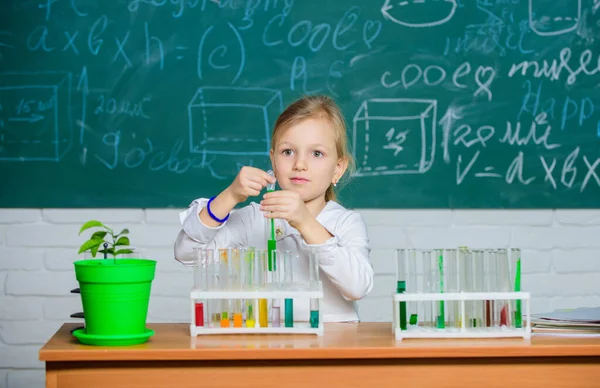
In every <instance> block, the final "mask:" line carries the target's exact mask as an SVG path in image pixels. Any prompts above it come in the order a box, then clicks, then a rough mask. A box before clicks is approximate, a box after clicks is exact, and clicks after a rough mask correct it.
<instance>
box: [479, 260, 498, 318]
mask: <svg viewBox="0 0 600 388" xmlns="http://www.w3.org/2000/svg"><path fill="white" fill-rule="evenodd" d="M496 256H497V254H496V251H495V250H493V249H486V250H485V251H484V253H483V274H484V277H483V279H484V288H485V292H497V291H498V287H497V277H496ZM497 305H498V304H497V303H496V301H495V300H486V301H485V306H484V311H485V315H484V317H485V325H486V326H487V327H493V326H499V324H500V315H499V314H498V313H497V308H496V307H497Z"/></svg>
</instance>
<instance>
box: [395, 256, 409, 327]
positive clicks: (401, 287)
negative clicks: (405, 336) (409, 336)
mask: <svg viewBox="0 0 600 388" xmlns="http://www.w3.org/2000/svg"><path fill="white" fill-rule="evenodd" d="M407 256H408V250H406V249H396V277H397V279H396V293H398V294H403V293H404V292H406V265H407V263H406V262H407ZM398 314H399V316H398V318H399V322H400V329H401V330H406V328H407V317H406V302H399V305H398Z"/></svg>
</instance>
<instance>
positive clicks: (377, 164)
mask: <svg viewBox="0 0 600 388" xmlns="http://www.w3.org/2000/svg"><path fill="white" fill-rule="evenodd" d="M436 115H437V101H436V100H423V99H410V98H390V99H383V98H374V99H370V100H366V101H363V103H362V104H361V105H360V107H359V109H358V110H357V112H356V114H355V115H354V119H353V135H352V137H353V139H352V140H353V141H352V144H353V152H354V157H355V159H356V164H357V171H356V174H355V175H356V176H373V175H385V174H423V173H425V172H427V171H428V170H429V169H430V168H431V166H432V164H433V160H434V157H435V131H436V121H437V119H436Z"/></svg>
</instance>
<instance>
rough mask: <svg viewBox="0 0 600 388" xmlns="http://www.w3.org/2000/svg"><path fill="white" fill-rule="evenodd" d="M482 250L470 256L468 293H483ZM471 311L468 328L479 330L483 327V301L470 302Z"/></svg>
mask: <svg viewBox="0 0 600 388" xmlns="http://www.w3.org/2000/svg"><path fill="white" fill-rule="evenodd" d="M483 260H484V259H483V250H481V249H476V250H473V252H472V255H471V262H472V268H473V271H472V275H471V276H472V282H471V290H470V292H485V287H484V272H483ZM471 303H472V304H471V306H472V310H471V313H470V318H471V322H470V327H473V328H479V327H483V323H484V319H483V318H484V317H485V315H484V312H485V309H484V301H482V300H473V301H471Z"/></svg>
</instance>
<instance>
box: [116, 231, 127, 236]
mask: <svg viewBox="0 0 600 388" xmlns="http://www.w3.org/2000/svg"><path fill="white" fill-rule="evenodd" d="M122 234H129V229H123V230H122V231H121V233H119V234H117V236H120V235H122Z"/></svg>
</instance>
